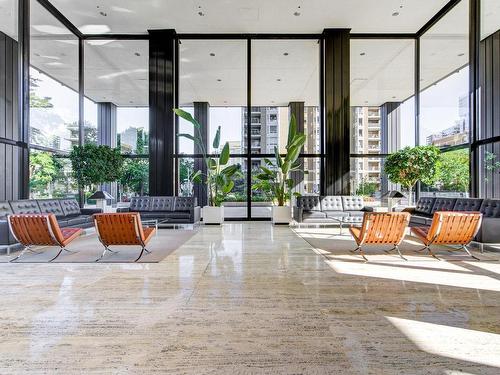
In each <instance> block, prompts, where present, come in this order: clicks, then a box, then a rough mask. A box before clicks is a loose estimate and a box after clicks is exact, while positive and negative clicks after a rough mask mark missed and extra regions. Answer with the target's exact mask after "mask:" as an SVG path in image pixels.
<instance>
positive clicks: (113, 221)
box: [94, 212, 156, 262]
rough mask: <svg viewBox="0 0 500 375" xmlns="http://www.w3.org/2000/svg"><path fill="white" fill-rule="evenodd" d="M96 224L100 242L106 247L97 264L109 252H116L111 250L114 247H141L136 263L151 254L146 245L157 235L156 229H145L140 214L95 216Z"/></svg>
mask: <svg viewBox="0 0 500 375" xmlns="http://www.w3.org/2000/svg"><path fill="white" fill-rule="evenodd" d="M94 223H95V228H96V231H97V235H98V236H99V241H101V243H102V244H103V246H104V251H103V252H102V255H101V256H100V257H99V258H98V259H97V260H96V262H97V261H99V260H100V259H102V257H103V256H104V255H105V254H106V252H107V251H109V252H111V253H115V252H116V251H113V250H111V249H110V248H109V246H112V245H138V246H141V253H140V254H139V257H138V258H137V259H136V260H135V262H137V261H138V260H139V259H141V257H142V254H143V253H144V252H147V253H150V252H151V251H149V250H148V249H146V245H147V244H148V242H149V240H151V237H153V235H154V234H155V232H156V229H155V228H146V227H143V226H142V223H141V216H140V215H139V213H138V212H125V213H112V214H94Z"/></svg>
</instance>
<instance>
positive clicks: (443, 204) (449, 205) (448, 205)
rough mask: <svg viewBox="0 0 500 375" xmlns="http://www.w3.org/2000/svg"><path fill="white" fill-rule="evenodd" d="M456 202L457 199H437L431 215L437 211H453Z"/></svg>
mask: <svg viewBox="0 0 500 375" xmlns="http://www.w3.org/2000/svg"><path fill="white" fill-rule="evenodd" d="M456 201H457V199H456V198H436V200H435V201H434V204H433V205H432V210H431V214H434V212H437V211H452V210H453V207H455V202H456Z"/></svg>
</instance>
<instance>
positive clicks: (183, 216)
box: [117, 196, 201, 224]
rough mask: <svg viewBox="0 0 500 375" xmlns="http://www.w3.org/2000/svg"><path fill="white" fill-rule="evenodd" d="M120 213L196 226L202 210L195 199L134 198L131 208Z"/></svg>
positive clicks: (119, 210)
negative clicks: (136, 214)
mask: <svg viewBox="0 0 500 375" xmlns="http://www.w3.org/2000/svg"><path fill="white" fill-rule="evenodd" d="M117 211H118V212H139V214H140V215H141V219H143V220H148V219H150V220H153V219H156V220H159V221H164V222H166V223H168V224H171V223H172V224H196V223H198V222H199V221H200V216H201V208H200V206H198V205H197V200H196V198H195V197H172V196H171V197H166V196H164V197H133V198H132V199H131V201H130V207H127V208H119V209H118V210H117Z"/></svg>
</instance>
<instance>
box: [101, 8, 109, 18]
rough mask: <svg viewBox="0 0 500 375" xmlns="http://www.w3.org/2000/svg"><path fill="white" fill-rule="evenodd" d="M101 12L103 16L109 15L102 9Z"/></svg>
mask: <svg viewBox="0 0 500 375" xmlns="http://www.w3.org/2000/svg"><path fill="white" fill-rule="evenodd" d="M99 14H100V15H101V16H103V17H107V15H108V14H107V13H106V12H103V11H102V10H101V11H100V12H99Z"/></svg>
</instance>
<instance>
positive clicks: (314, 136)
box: [251, 39, 321, 154]
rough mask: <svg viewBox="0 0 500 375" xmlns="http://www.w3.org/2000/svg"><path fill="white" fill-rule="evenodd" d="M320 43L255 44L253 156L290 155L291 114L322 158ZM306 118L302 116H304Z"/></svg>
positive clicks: (309, 146)
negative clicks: (274, 153) (278, 152)
mask: <svg viewBox="0 0 500 375" xmlns="http://www.w3.org/2000/svg"><path fill="white" fill-rule="evenodd" d="M318 46H319V45H318V43H317V41H316V40H299V39H294V40H283V39H281V40H253V41H252V106H253V107H252V113H251V123H252V128H251V137H252V138H251V145H252V154H262V153H273V152H274V147H275V146H278V148H279V150H280V152H285V151H286V150H285V146H286V141H287V137H288V124H289V121H290V113H294V114H295V117H296V119H297V126H298V129H299V130H300V131H301V132H304V133H305V134H306V135H307V136H308V140H307V142H306V145H305V147H304V152H307V153H317V152H319V151H318V149H319V140H320V138H321V136H320V128H319V47H318ZM301 110H302V111H303V113H299V111H301Z"/></svg>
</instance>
